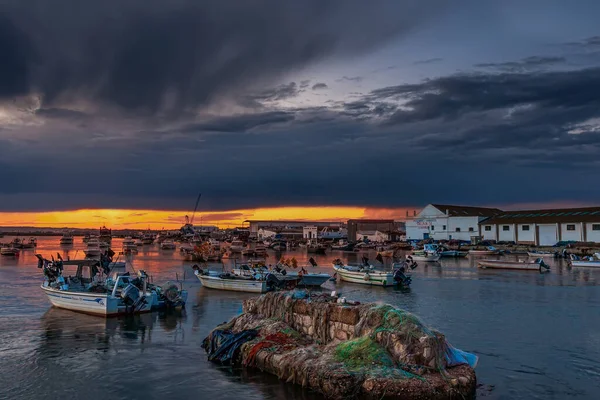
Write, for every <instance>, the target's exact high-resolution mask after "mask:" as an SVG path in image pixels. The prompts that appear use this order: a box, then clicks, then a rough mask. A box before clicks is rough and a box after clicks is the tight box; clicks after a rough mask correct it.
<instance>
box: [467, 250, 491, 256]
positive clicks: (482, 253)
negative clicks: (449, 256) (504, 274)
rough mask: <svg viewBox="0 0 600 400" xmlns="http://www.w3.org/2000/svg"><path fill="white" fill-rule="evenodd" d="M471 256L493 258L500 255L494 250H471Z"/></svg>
mask: <svg viewBox="0 0 600 400" xmlns="http://www.w3.org/2000/svg"><path fill="white" fill-rule="evenodd" d="M469 254H470V255H473V256H491V255H494V254H498V252H497V251H492V250H469Z"/></svg>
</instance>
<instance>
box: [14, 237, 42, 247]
mask: <svg viewBox="0 0 600 400" xmlns="http://www.w3.org/2000/svg"><path fill="white" fill-rule="evenodd" d="M15 240H17V239H15ZM36 247H37V239H36V238H34V237H30V238H29V240H28V241H25V239H23V240H21V243H20V248H21V249H34V248H36Z"/></svg>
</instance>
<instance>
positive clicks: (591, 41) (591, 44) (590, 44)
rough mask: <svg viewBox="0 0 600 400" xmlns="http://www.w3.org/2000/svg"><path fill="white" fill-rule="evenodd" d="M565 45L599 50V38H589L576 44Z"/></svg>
mask: <svg viewBox="0 0 600 400" xmlns="http://www.w3.org/2000/svg"><path fill="white" fill-rule="evenodd" d="M566 44H567V45H569V46H575V47H587V48H600V36H591V37H588V38H585V39H583V40H581V41H578V42H569V43H566Z"/></svg>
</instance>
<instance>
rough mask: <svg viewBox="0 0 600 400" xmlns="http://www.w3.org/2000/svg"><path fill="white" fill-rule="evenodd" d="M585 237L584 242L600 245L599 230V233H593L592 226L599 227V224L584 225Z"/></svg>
mask: <svg viewBox="0 0 600 400" xmlns="http://www.w3.org/2000/svg"><path fill="white" fill-rule="evenodd" d="M586 225H587V226H586V228H587V230H586V235H587V238H586V240H587V241H588V242H596V243H600V230H599V231H595V230H593V227H594V225H600V222H597V223H588V224H586Z"/></svg>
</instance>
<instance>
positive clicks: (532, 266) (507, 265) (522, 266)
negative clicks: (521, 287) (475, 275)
mask: <svg viewBox="0 0 600 400" xmlns="http://www.w3.org/2000/svg"><path fill="white" fill-rule="evenodd" d="M477 266H478V267H479V268H489V269H514V270H521V271H540V270H542V269H543V267H542V266H541V265H540V264H538V263H525V262H523V263H521V262H512V261H493V260H490V261H486V260H482V261H479V262H477Z"/></svg>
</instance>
